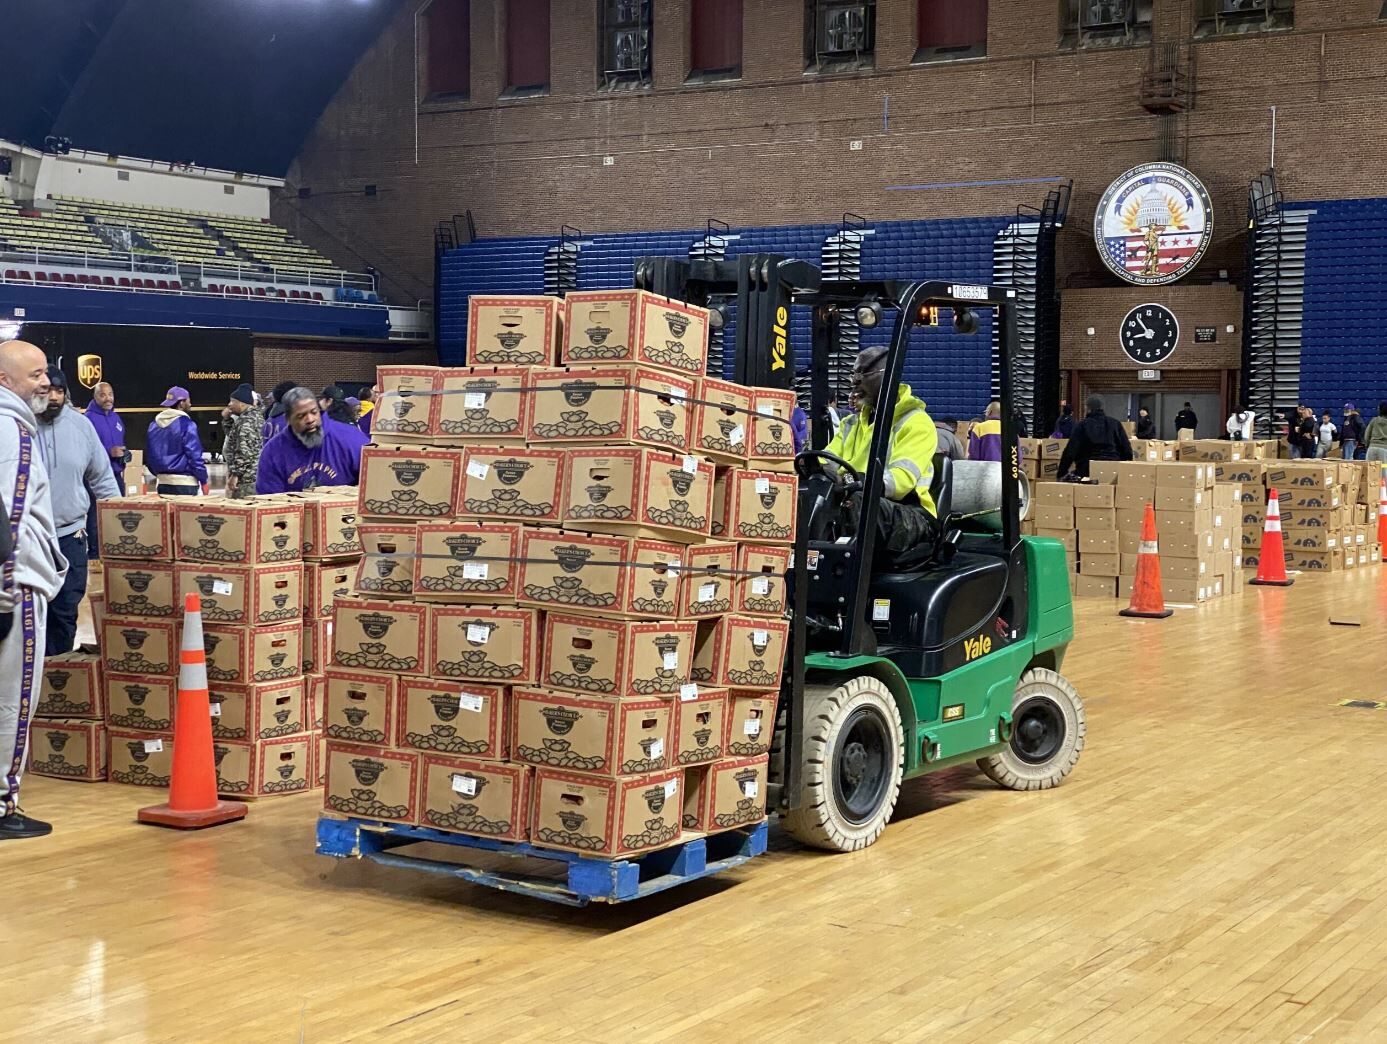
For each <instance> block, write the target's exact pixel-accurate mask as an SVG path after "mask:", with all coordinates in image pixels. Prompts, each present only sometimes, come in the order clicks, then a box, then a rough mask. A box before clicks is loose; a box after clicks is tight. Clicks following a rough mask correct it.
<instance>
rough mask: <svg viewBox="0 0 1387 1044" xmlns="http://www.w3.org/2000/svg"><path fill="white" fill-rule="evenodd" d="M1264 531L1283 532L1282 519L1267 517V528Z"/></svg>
mask: <svg viewBox="0 0 1387 1044" xmlns="http://www.w3.org/2000/svg"><path fill="white" fill-rule="evenodd" d="M1263 532H1266V533H1279V532H1281V520H1280V519H1279V518H1269V519H1267V528H1266V529H1265V530H1263Z"/></svg>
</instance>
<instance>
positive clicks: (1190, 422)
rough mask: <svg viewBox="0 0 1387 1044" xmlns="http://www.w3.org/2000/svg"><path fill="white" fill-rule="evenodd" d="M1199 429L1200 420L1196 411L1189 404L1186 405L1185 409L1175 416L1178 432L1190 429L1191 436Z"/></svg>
mask: <svg viewBox="0 0 1387 1044" xmlns="http://www.w3.org/2000/svg"><path fill="white" fill-rule="evenodd" d="M1198 427H1199V418H1198V417H1196V416H1195V415H1194V410H1193V409H1191V408H1190V404H1189V403H1185V408H1184V409H1183V410H1181V411H1180V412H1179V413H1177V414H1176V415H1175V430H1176V431H1177V432H1179V431H1182V430H1184V429H1185V428H1188V429H1189V430H1190V432H1191V434H1193V433H1194V430H1195V429H1196V428H1198Z"/></svg>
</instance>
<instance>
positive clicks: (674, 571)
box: [665, 558, 680, 576]
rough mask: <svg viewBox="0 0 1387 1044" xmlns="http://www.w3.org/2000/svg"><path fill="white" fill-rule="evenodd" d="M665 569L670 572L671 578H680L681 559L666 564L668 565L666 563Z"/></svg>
mask: <svg viewBox="0 0 1387 1044" xmlns="http://www.w3.org/2000/svg"><path fill="white" fill-rule="evenodd" d="M665 568H666V569H667V570H669V574H670V576H678V575H679V569H680V563H679V559H677V558H676V559H674V560H673V561H671V562H666V563H665Z"/></svg>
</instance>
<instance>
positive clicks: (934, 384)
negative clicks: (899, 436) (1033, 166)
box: [861, 217, 1013, 418]
mask: <svg viewBox="0 0 1387 1044" xmlns="http://www.w3.org/2000/svg"><path fill="white" fill-rule="evenodd" d="M1012 220H1013V218H1007V217H998V218H955V219H945V220H939V221H883V222H878V223H877V224H875V225H872V226H871V232H870V234H868V235H865V236H863V239H862V262H861V264H862V278H863V279H943V280H948V281H951V282H968V283H978V284H983V285H986V284H990V283H991V282H992V281H993V280H992V270H993V258H994V248H995V246H996V241H997V236H998V235H999V234H1000V233H1001V231H1002V230H1003V229H1004V228H1006V226H1007V225H1008V224H1010V222H1011V221H1012ZM888 318H889V320H890V322H894V321H895V316H894V315H891V316H889V317H888ZM978 320H979V323H978V332H977V333H976V334H974V335H971V336H968V337H961V336H959V335H958V334H956V333H955V332H954V329H953V315H952V313H946V314H944V315H942V316H941V317H940V325H939V326H937V327H916V328H915V330H913V331H912V333H911V337H910V345H911V350H910V353H909V354H908V355H907V356H906V360H905V380H906V382H907V383H908V384H909V385H910V387H911V390H912V391H914V393H915V394H916V395H918V396H919V397H920V398H922V399H924V400H925V402H926V404H927V405H928V406H929V408H930V411H931V413H932V414H933V415H934V416H936V417H947V416H954V417H960V418H964V417H974V416H980V415H981V414H982V412H983V409H984V408H985V407H986V406H987V401H988V399H989V398H990V397H991V385H992V352H993V348H992V342H993V338H992V320H993V313H992V310H991V309H987V308H984V309H979V310H978ZM890 322H888V323H885V324H882V325H881V326H879V327H877V328H876V329H875V330H864V331H863V332H862V337H861V344H862V346H863V347H866V346H868V345H873V344H886V343H887V342H888V341H889V340H890V338H891V326H890Z"/></svg>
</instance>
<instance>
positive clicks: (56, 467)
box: [38, 366, 120, 656]
mask: <svg viewBox="0 0 1387 1044" xmlns="http://www.w3.org/2000/svg"><path fill="white" fill-rule="evenodd" d="M38 422H39V424H38V427H39V431H38V435H39V446H40V447H41V450H42V453H43V462H44V464H45V465H46V466H47V468H48V481H49V483H50V488H51V489H52V495H53V521H54V523H55V524H56V525H57V528H58V546H59V548H60V549H61V550H62V553H63V557H64V558H66V559H67V579H65V580H64V581H63V587H62V590H61V591H59V592H58V595H57V597H56V598H54V599H52V601H50V602H49V603H48V637H47V642H46V644H45V647H44V654H45V655H47V656H60V655H62V654H63V653H66V652H71V651H72V646H73V644H74V643H75V642H76V639H77V613H78V610H79V609H80V608H81V606H82V599H83V597H84V596H85V595H86V593H87V510H88V508H90V507H91V499H92V498H91V495H88V493H87V489H88V488H90V489H91V493H92V495H94V496H95V497H96V499H97V500H104V499H105V498H107V497H118V496H120V487H119V486H117V485H116V479H115V476H114V475H113V474H112V473H111V462H110V461H111V459H110V457H109V456H108V455H107V453H106V449H105V447H104V446H102V445H101V436H99V435H97V433H96V429H95V428H93V427H92V426H91V424H90V422H88V420H87V418H85V417H83V416H82V414H80V413H79V412H77V409H76V407H74V406H72V405H71V404H70V403H69V402H68V401H67V378H66V377H65V376H64V375H63V371H62V370H60V369H58V368H57V367H56V366H52V367H49V370H48V403H47V405H46V406H45V408H44V410H43V412H41V413H40V414H39V415H38Z"/></svg>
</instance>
